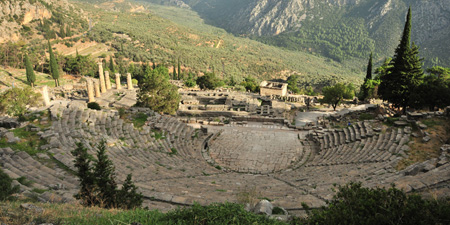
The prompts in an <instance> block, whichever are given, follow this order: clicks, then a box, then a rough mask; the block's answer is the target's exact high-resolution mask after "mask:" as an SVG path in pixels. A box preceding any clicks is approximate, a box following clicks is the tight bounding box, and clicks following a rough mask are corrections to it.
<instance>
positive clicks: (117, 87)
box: [116, 73, 122, 90]
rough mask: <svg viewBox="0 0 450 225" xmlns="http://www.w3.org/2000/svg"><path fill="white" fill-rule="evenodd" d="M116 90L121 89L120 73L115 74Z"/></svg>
mask: <svg viewBox="0 0 450 225" xmlns="http://www.w3.org/2000/svg"><path fill="white" fill-rule="evenodd" d="M116 89H117V90H120V89H122V85H121V84H120V73H116Z"/></svg>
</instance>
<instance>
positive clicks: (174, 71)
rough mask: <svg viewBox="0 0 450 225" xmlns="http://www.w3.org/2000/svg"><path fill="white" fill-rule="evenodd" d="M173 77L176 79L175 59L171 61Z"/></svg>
mask: <svg viewBox="0 0 450 225" xmlns="http://www.w3.org/2000/svg"><path fill="white" fill-rule="evenodd" d="M172 75H173V79H174V80H176V79H177V77H178V76H177V67H176V66H175V61H173V74H172Z"/></svg>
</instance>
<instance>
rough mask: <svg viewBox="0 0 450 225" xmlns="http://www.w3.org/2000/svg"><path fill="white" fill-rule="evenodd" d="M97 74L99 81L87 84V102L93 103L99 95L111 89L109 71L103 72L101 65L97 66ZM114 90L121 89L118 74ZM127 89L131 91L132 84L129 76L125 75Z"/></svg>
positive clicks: (128, 74)
mask: <svg viewBox="0 0 450 225" xmlns="http://www.w3.org/2000/svg"><path fill="white" fill-rule="evenodd" d="M98 73H99V77H100V79H99V80H98V81H97V80H95V81H93V80H91V79H89V80H88V82H87V91H88V98H89V99H88V102H95V98H99V97H101V93H105V92H106V91H107V90H110V89H112V87H111V80H110V77H109V71H104V72H103V66H102V63H99V64H98ZM115 75H116V89H117V90H120V89H122V85H121V82H120V74H119V73H116V74H115ZM127 88H128V90H133V82H132V79H131V74H130V73H127Z"/></svg>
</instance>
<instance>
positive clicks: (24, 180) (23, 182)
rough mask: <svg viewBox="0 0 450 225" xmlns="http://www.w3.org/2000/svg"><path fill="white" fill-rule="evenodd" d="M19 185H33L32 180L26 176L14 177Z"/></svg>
mask: <svg viewBox="0 0 450 225" xmlns="http://www.w3.org/2000/svg"><path fill="white" fill-rule="evenodd" d="M16 180H17V181H18V182H19V183H20V184H21V185H24V186H27V187H31V185H33V181H31V180H28V179H27V178H26V177H19V178H17V179H16Z"/></svg>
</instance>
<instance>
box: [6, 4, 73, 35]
mask: <svg viewBox="0 0 450 225" xmlns="http://www.w3.org/2000/svg"><path fill="white" fill-rule="evenodd" d="M49 6H52V8H54V9H56V8H57V9H59V10H70V9H72V8H73V6H72V5H71V4H69V2H68V1H67V0H42V1H36V0H34V1H32V0H10V1H1V2H0V21H1V23H0V43H4V42H7V41H12V42H16V41H18V40H19V39H20V38H21V34H20V32H19V30H20V29H21V28H22V25H29V24H30V23H31V22H32V21H34V20H43V19H49V18H51V16H52V10H51V8H50V7H49Z"/></svg>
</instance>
